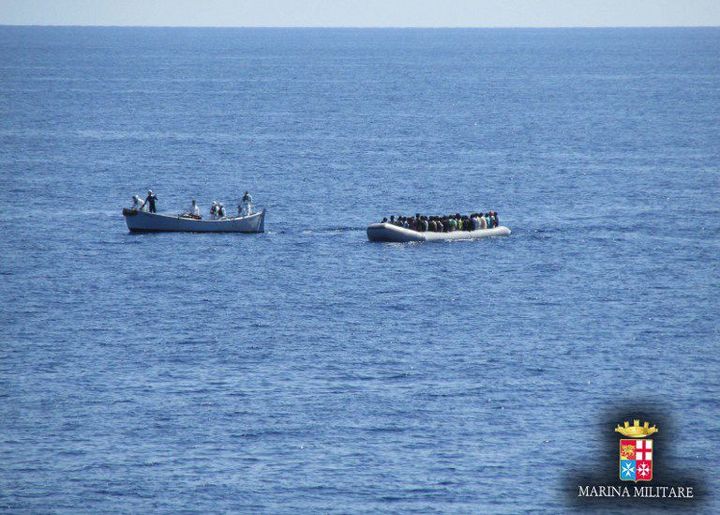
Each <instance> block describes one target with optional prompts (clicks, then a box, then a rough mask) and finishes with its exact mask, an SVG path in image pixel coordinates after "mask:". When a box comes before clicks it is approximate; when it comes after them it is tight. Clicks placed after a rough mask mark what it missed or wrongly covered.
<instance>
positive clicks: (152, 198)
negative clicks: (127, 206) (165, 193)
mask: <svg viewBox="0 0 720 515" xmlns="http://www.w3.org/2000/svg"><path fill="white" fill-rule="evenodd" d="M157 199H158V198H157V195H155V194H154V193H153V191H152V190H148V194H147V197H145V202H143V207H145V206H148V207H149V209H148V211H149V212H151V213H157V206H156V205H155V202H157Z"/></svg>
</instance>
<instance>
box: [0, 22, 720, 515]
mask: <svg viewBox="0 0 720 515" xmlns="http://www.w3.org/2000/svg"><path fill="white" fill-rule="evenodd" d="M719 163H720V29H612V30H610V29H608V30H605V29H602V30H601V29H593V30H590V29H588V30H530V29H527V30H525V29H523V30H349V29H346V30H329V29H327V30H311V29H160V28H155V29H139V28H27V27H1V28H0V192H1V195H2V196H1V198H2V203H3V208H2V214H1V215H0V231H2V238H0V252H1V255H2V259H1V261H0V273H1V274H2V279H1V281H0V296H1V298H2V299H3V300H2V307H1V308H0V324H1V325H0V510H3V511H8V512H48V511H58V512H97V511H103V512H135V513H142V512H148V511H163V512H177V511H181V510H182V511H198V512H221V511H234V512H243V513H260V512H264V513H280V512H368V511H380V512H430V511H436V512H464V513H467V512H475V513H479V512H509V513H517V512H521V511H525V510H537V511H541V512H548V513H556V512H562V511H573V510H575V509H581V508H586V507H589V506H591V507H596V508H598V507H599V508H606V509H610V510H617V509H619V508H620V507H622V506H624V505H623V504H622V503H619V502H614V503H613V502H609V503H605V504H603V503H595V504H592V505H582V504H580V505H579V504H577V503H575V502H574V501H573V500H572V498H573V496H574V495H576V487H577V485H578V484H580V482H581V479H582V478H584V477H587V476H590V475H592V476H593V477H594V478H597V481H596V482H597V483H598V484H610V483H613V482H614V481H616V474H617V461H615V460H617V456H616V454H612V453H616V451H615V450H611V451H610V454H608V452H607V448H606V444H605V440H604V439H605V438H606V437H607V438H610V439H611V440H612V439H613V438H615V437H614V436H613V428H614V427H615V424H617V423H619V422H622V420H618V419H617V417H619V416H621V415H622V416H624V415H626V414H627V415H628V416H632V414H633V413H639V412H642V413H644V414H647V416H649V417H655V418H654V419H653V421H657V422H662V421H664V425H663V424H660V425H659V427H660V433H658V435H657V436H658V445H660V444H662V446H661V447H663V450H664V454H662V455H661V454H660V452H661V449H660V448H658V451H657V452H658V460H659V461H657V462H656V464H655V467H656V475H661V474H665V477H666V478H667V479H668V480H667V481H666V484H683V482H686V483H687V482H688V481H690V480H692V481H696V483H695V484H696V486H697V487H698V490H699V492H700V493H702V494H703V496H702V498H701V499H700V500H696V501H694V503H693V502H688V503H686V504H685V505H684V506H691V507H692V508H693V509H695V510H701V511H707V512H712V511H718V510H720V501H718V497H717V494H716V492H717V490H718V488H720V482H719V481H718V479H717V477H716V474H717V464H718V462H719V461H720V450H719V449H720V419H718V416H717V414H718V408H719V407H720V360H719V358H718V351H719V341H718V335H719V332H720V323H719V320H720V319H719V318H718V311H719V309H718V308H720V303H719V298H720V267H719V264H718V253H719V252H720V243H719V237H720V218H719V216H718V215H720V206H719V204H718V195H719V194H720V181H719V175H718V172H719V171H720V164H719ZM149 187H150V188H152V189H153V190H154V191H155V192H156V193H157V194H158V196H159V199H160V202H159V208H160V210H161V211H170V212H177V211H179V210H180V209H182V208H183V207H185V206H186V205H187V204H188V203H189V199H190V198H191V197H195V198H197V199H199V201H200V203H201V204H202V205H203V207H204V208H205V209H207V206H209V203H210V202H211V201H212V200H220V201H224V202H225V203H226V205H228V206H233V205H234V203H235V202H237V200H238V199H239V197H240V196H241V195H242V192H243V191H244V190H246V189H248V190H250V191H251V192H252V194H253V195H254V197H255V200H256V202H257V203H258V204H259V205H261V206H265V207H267V210H268V215H267V221H266V230H267V232H266V233H265V234H262V235H188V234H158V235H139V236H138V235H131V234H128V231H127V229H126V227H125V224H124V221H123V219H122V217H121V215H120V209H121V208H122V207H123V206H127V205H129V202H130V197H131V195H133V194H135V193H138V194H144V192H145V190H147V189H148V188H149ZM487 209H495V210H497V211H498V212H499V213H500V217H501V220H502V222H503V224H505V225H508V226H509V227H511V228H512V230H513V234H512V236H510V237H509V238H503V239H493V240H482V241H475V242H453V243H433V244H408V245H394V244H372V243H369V242H367V241H366V236H365V233H364V228H365V226H366V225H367V224H368V223H370V222H373V221H377V220H379V219H380V218H381V217H382V216H387V215H390V214H414V213H416V212H422V213H426V214H433V213H447V212H453V213H454V212H468V211H477V210H480V211H484V210H487ZM616 416H617V417H616ZM661 436H665V437H666V440H665V441H664V442H663V441H661V440H659V439H660V438H661ZM615 441H616V440H615ZM613 445H616V444H613ZM661 456H662V459H661ZM605 458H607V459H605ZM606 463H609V465H608V466H607V467H605V464H606ZM684 475H685V476H684ZM688 478H689V479H688ZM640 506H643V505H640ZM679 506H680V507H681V506H682V505H669V509H676V508H678V507H679ZM659 507H660V506H658V505H655V508H659ZM636 508H637V507H636ZM636 508H635V509H636Z"/></svg>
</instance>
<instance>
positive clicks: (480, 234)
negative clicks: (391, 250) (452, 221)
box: [367, 223, 510, 243]
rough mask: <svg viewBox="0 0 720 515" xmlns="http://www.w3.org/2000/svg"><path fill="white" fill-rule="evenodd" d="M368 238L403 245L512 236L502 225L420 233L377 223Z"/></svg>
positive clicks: (369, 232)
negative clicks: (470, 229)
mask: <svg viewBox="0 0 720 515" xmlns="http://www.w3.org/2000/svg"><path fill="white" fill-rule="evenodd" d="M367 236H368V239H369V240H370V241H385V242H401V243H404V242H409V241H445V240H472V239H476V238H487V237H489V236H510V229H509V228H507V227H505V226H502V225H500V226H498V227H493V228H492V229H478V230H477V231H452V232H419V231H413V230H412V229H405V228H404V227H399V226H397V225H394V224H389V223H377V224H371V225H369V226H368V228H367Z"/></svg>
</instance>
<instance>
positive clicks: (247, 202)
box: [238, 191, 253, 216]
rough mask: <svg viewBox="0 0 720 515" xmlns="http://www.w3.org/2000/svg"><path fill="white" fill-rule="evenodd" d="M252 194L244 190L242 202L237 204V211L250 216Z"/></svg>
mask: <svg viewBox="0 0 720 515" xmlns="http://www.w3.org/2000/svg"><path fill="white" fill-rule="evenodd" d="M252 201H253V199H252V196H251V195H250V192H248V191H246V192H245V194H244V195H243V198H242V204H241V205H239V206H238V213H239V214H241V215H242V214H243V213H244V214H245V215H247V216H250V215H251V214H252Z"/></svg>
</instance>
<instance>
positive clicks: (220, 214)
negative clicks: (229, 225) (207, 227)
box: [217, 203, 225, 218]
mask: <svg viewBox="0 0 720 515" xmlns="http://www.w3.org/2000/svg"><path fill="white" fill-rule="evenodd" d="M217 216H218V218H225V206H223V205H222V203H219V204H218V207H217Z"/></svg>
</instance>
